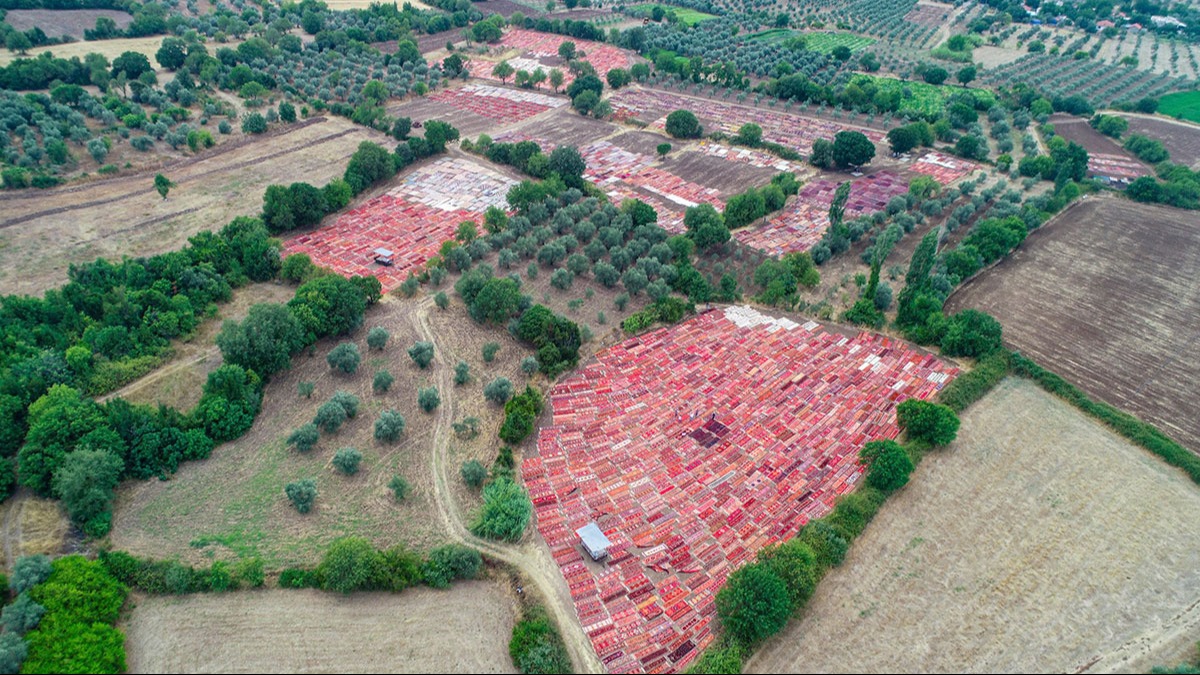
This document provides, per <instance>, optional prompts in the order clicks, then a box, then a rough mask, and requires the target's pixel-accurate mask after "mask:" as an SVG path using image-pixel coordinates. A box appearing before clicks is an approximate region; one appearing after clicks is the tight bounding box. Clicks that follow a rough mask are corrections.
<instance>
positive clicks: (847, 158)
mask: <svg viewBox="0 0 1200 675" xmlns="http://www.w3.org/2000/svg"><path fill="white" fill-rule="evenodd" d="M874 157H875V144H874V143H872V142H871V139H869V138H867V136H866V135H865V134H863V133H862V132H859V131H839V132H838V133H837V135H836V136H834V137H833V163H834V164H836V165H837V166H838V167H841V168H847V167H851V166H855V167H857V166H863V165H864V164H867V163H868V162H870V161H871V159H872V158H874Z"/></svg>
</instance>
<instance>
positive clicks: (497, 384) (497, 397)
mask: <svg viewBox="0 0 1200 675" xmlns="http://www.w3.org/2000/svg"><path fill="white" fill-rule="evenodd" d="M535 361H536V359H535ZM512 395H513V384H512V382H511V381H510V380H509V379H508V378H507V377H497V378H496V379H494V380H492V381H491V382H488V383H487V386H485V387H484V388H483V396H484V398H486V399H487V400H489V401H491V402H492V403H495V404H497V405H504V404H505V403H507V402H508V399H510V398H512Z"/></svg>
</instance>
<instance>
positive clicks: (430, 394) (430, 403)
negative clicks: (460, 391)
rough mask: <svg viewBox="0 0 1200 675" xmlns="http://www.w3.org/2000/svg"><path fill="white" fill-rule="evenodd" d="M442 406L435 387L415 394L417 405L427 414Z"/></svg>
mask: <svg viewBox="0 0 1200 675" xmlns="http://www.w3.org/2000/svg"><path fill="white" fill-rule="evenodd" d="M441 404H442V397H441V395H440V394H438V390H437V387H426V388H424V389H421V390H420V391H418V392H417V405H420V406H421V410H424V411H425V412H427V413H430V412H433V411H434V410H436V409H437V407H438V406H439V405H441Z"/></svg>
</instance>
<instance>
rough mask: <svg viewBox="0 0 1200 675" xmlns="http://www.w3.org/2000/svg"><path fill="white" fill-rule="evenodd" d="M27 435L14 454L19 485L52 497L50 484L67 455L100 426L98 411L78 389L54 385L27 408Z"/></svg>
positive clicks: (100, 420)
mask: <svg viewBox="0 0 1200 675" xmlns="http://www.w3.org/2000/svg"><path fill="white" fill-rule="evenodd" d="M28 422H29V431H28V432H27V433H26V436H25V444H24V445H23V446H21V450H20V452H19V453H18V454H17V461H18V466H19V469H20V471H19V475H20V481H21V484H22V485H24V486H26V487H28V488H30V489H31V490H33V491H34V493H36V494H37V495H39V496H42V497H48V496H50V494H51V480H52V478H53V476H54V474H55V473H56V472H57V471H58V470H59V468H60V467H61V466H62V463H63V460H64V459H65V458H66V456H67V453H69V452H70V451H71V450H72V449H74V447H75V445H76V444H77V443H78V442H79V441H80V439H82V438H83V437H84V436H86V435H88V434H89V433H90V432H92V431H94V430H96V429H97V428H99V427H100V426H101V425H102V424H103V418H102V416H101V413H100V409H99V407H98V406H97V405H96V404H95V402H93V401H92V400H90V399H85V398H83V395H82V394H81V393H80V392H79V390H77V389H72V388H71V387H68V386H66V385H62V384H56V385H54V386H52V387H50V390H49V391H47V392H46V394H45V395H43V396H42V397H41V398H39V399H38V400H36V401H34V402H33V405H31V406H29V412H28Z"/></svg>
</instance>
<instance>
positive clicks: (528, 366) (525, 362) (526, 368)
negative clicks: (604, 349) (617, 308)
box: [521, 312, 603, 375]
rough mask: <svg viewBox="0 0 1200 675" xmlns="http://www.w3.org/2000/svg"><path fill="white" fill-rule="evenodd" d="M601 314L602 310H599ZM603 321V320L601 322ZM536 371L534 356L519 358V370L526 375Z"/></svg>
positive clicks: (536, 364)
mask: <svg viewBox="0 0 1200 675" xmlns="http://www.w3.org/2000/svg"><path fill="white" fill-rule="evenodd" d="M601 314H603V312H601ZM602 323H603V322H602ZM537 371H538V361H537V357H536V356H526V357H525V358H523V359H521V372H522V373H525V374H526V375H533V374H534V373H536V372H537Z"/></svg>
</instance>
